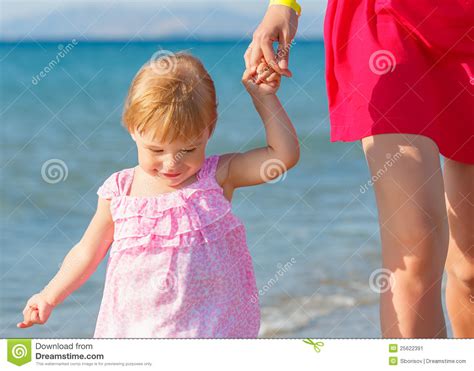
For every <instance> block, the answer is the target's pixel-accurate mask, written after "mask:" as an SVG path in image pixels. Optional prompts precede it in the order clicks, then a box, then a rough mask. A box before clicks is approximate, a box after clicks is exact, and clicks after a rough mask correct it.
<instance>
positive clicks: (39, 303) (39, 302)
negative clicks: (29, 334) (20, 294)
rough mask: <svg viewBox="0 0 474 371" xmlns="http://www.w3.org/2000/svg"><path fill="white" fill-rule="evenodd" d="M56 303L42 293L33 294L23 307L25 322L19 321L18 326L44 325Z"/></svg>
mask: <svg viewBox="0 0 474 371" xmlns="http://www.w3.org/2000/svg"><path fill="white" fill-rule="evenodd" d="M53 309H54V305H52V304H50V303H49V302H48V301H47V300H46V298H45V297H44V295H43V294H42V293H38V294H35V295H33V296H32V297H31V298H30V299H29V300H28V301H27V303H26V306H25V309H23V322H19V323H17V325H16V327H18V328H27V327H31V326H33V325H43V324H44V323H46V321H47V320H48V318H49V316H50V314H51V312H52V311H53Z"/></svg>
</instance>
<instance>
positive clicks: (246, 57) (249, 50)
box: [244, 43, 252, 70]
mask: <svg viewBox="0 0 474 371" xmlns="http://www.w3.org/2000/svg"><path fill="white" fill-rule="evenodd" d="M251 54H252V43H250V45H249V46H248V48H247V50H246V51H245V53H244V60H245V69H247V70H248V69H249V68H250V56H251Z"/></svg>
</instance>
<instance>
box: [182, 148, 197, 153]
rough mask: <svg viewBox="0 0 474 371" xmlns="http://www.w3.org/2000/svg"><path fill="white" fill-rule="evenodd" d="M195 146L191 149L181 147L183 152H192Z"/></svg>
mask: <svg viewBox="0 0 474 371" xmlns="http://www.w3.org/2000/svg"><path fill="white" fill-rule="evenodd" d="M195 149H196V148H193V149H183V152H186V153H189V152H193V151H194V150H195Z"/></svg>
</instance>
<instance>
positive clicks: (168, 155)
mask: <svg viewBox="0 0 474 371" xmlns="http://www.w3.org/2000/svg"><path fill="white" fill-rule="evenodd" d="M131 136H132V138H133V140H134V141H135V143H136V145H137V149H138V163H139V165H140V167H141V168H142V169H143V170H144V171H145V172H146V173H147V174H149V175H151V176H156V177H159V178H160V179H162V180H163V182H164V184H165V185H167V186H170V187H176V186H178V185H179V184H181V183H183V182H184V181H185V180H186V179H188V178H190V177H192V176H193V175H194V174H196V173H197V172H198V171H199V169H201V167H202V165H203V163H204V160H205V157H206V145H207V141H208V140H209V133H208V130H206V131H205V132H204V133H203V134H202V135H201V137H200V138H196V139H192V140H189V141H181V140H175V141H173V142H171V143H160V142H157V141H156V140H153V139H152V138H151V136H148V135H146V134H143V135H142V134H140V133H138V132H135V133H132V134H131Z"/></svg>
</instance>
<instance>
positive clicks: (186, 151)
mask: <svg viewBox="0 0 474 371" xmlns="http://www.w3.org/2000/svg"><path fill="white" fill-rule="evenodd" d="M195 150H196V148H192V149H182V150H181V152H184V153H189V152H193V151H195ZM150 151H152V152H154V153H162V152H163V150H162V149H151V148H150Z"/></svg>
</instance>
